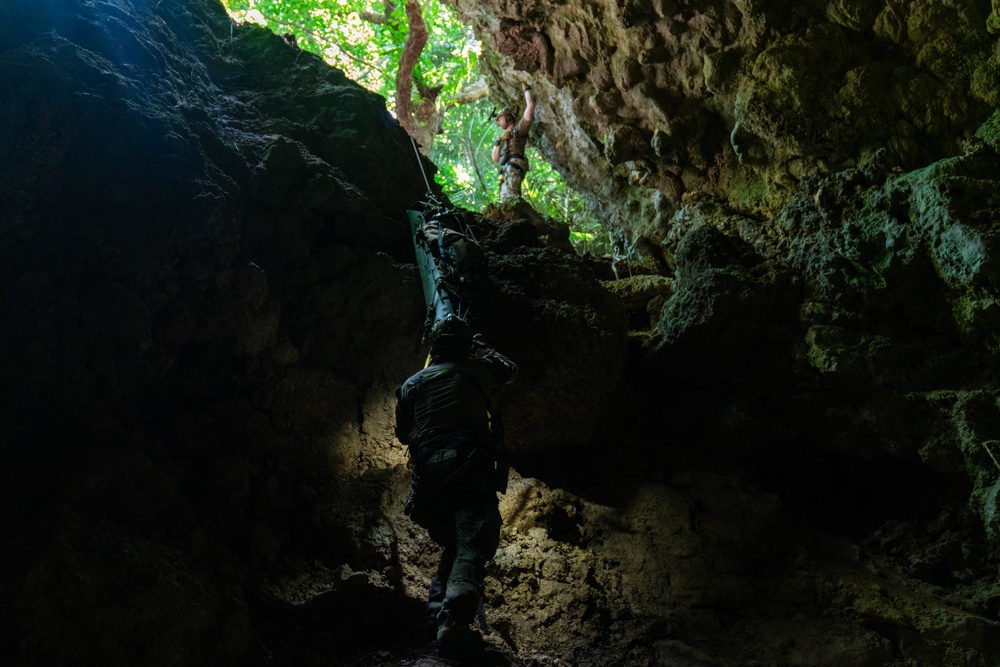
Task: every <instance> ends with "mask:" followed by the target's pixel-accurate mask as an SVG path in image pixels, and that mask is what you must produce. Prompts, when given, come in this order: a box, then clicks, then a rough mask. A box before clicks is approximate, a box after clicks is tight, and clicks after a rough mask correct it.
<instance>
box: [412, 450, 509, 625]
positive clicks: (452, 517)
mask: <svg viewBox="0 0 1000 667" xmlns="http://www.w3.org/2000/svg"><path fill="white" fill-rule="evenodd" d="M454 451H456V455H454V456H451V457H449V458H446V459H444V460H440V461H437V462H433V463H427V464H425V465H423V466H421V469H420V470H419V473H420V475H419V477H420V483H421V485H423V484H427V485H428V488H429V489H433V488H434V485H435V483H440V482H441V481H442V480H448V479H452V480H454V479H455V476H454V473H455V472H456V471H458V473H459V475H460V478H459V479H458V480H457V483H455V484H452V485H450V486H449V488H445V489H443V490H442V493H440V494H435V495H434V496H432V497H430V498H429V499H428V501H427V506H426V515H425V516H426V519H425V526H426V528H427V531H428V533H429V534H430V537H431V539H432V540H434V541H435V542H436V543H438V544H439V545H441V547H443V548H444V553H443V554H442V555H441V561H440V563H439V564H438V568H437V572H435V573H434V576H433V578H432V579H431V585H430V590H429V591H428V596H427V610H428V614H429V616H430V620H431V622H432V623H434V624H440V623H443V622H445V621H450V622H453V623H471V622H472V621H473V620H474V619H475V616H476V610H477V609H478V607H479V600H480V598H481V597H482V594H483V579H484V577H485V574H486V563H487V562H488V561H489V560H490V559H491V558H493V555H494V554H495V553H496V550H497V547H498V546H499V545H500V526H501V518H500V510H499V509H498V507H497V494H496V490H495V489H496V486H495V484H496V478H495V472H494V468H493V462H492V459H491V458H489V457H488V456H485V455H484V456H481V457H479V460H476V459H472V460H471V463H470V459H469V458H468V455H467V454H466V453H464V452H461V451H459V450H454Z"/></svg>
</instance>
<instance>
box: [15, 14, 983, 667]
mask: <svg viewBox="0 0 1000 667" xmlns="http://www.w3.org/2000/svg"><path fill="white" fill-rule="evenodd" d="M457 7H458V8H459V10H460V11H461V12H462V13H463V15H465V16H466V17H467V18H468V19H469V20H471V21H472V22H473V23H474V24H475V25H476V26H477V27H478V29H479V30H480V34H481V36H482V37H483V38H484V42H485V43H486V45H487V58H486V59H487V60H488V61H489V63H491V64H492V66H493V67H494V68H495V74H496V75H497V80H498V82H499V84H500V85H499V88H498V90H500V91H505V92H506V95H507V96H508V97H511V98H516V93H517V91H518V87H517V86H516V85H515V82H519V81H530V82H532V84H533V86H534V87H535V90H536V93H537V94H538V95H537V96H538V98H539V102H540V105H539V114H538V118H539V122H538V124H537V127H536V129H535V130H534V131H535V132H536V133H537V136H536V140H537V142H538V144H539V145H540V146H541V147H542V149H543V151H545V152H546V154H547V155H549V156H551V157H552V158H553V160H554V161H555V163H556V164H557V166H560V167H561V168H562V169H564V170H566V173H567V175H568V176H569V178H570V179H571V180H572V181H573V182H574V183H576V184H577V185H578V186H580V187H581V188H584V189H585V190H586V191H587V192H589V193H590V194H591V196H592V197H593V199H594V201H595V202H599V209H600V211H601V212H602V213H603V214H604V215H606V216H607V219H608V220H609V221H610V222H611V223H613V224H618V225H621V226H622V227H624V228H625V229H626V230H627V231H628V233H630V234H633V235H642V236H643V237H644V238H645V239H646V241H647V243H646V244H645V245H644V246H643V247H644V248H646V251H647V252H650V253H657V254H659V255H661V256H662V260H663V261H662V262H661V264H662V265H664V266H667V267H669V271H668V272H667V275H658V276H652V275H636V276H633V277H631V278H627V279H622V280H614V281H612V280H607V281H606V282H605V283H602V282H601V281H599V280H598V279H597V278H598V276H601V277H603V278H608V279H609V278H610V276H609V275H607V274H604V273H599V272H598V269H597V265H596V264H595V263H593V262H590V261H588V260H587V259H586V258H583V257H579V256H577V255H576V254H575V253H573V252H566V251H565V250H560V249H557V248H553V247H548V246H546V245H545V244H544V243H542V242H541V241H540V240H539V238H538V235H537V231H536V230H535V228H534V227H533V226H532V225H531V224H530V223H529V222H528V221H526V220H513V221H497V220H490V219H487V218H484V217H482V216H480V215H477V214H474V213H470V212H463V213H461V215H462V216H463V217H464V218H465V219H466V220H467V222H469V223H470V224H472V225H473V226H474V227H475V229H476V230H477V234H478V235H479V238H480V239H481V241H482V247H483V256H482V258H481V262H480V263H479V264H478V265H477V267H476V275H477V277H478V278H479V282H478V284H477V285H476V287H477V293H478V299H477V302H476V305H475V316H476V321H477V324H478V325H479V326H480V327H481V328H482V329H483V331H484V334H485V335H486V337H487V340H489V341H490V342H491V343H493V344H495V345H496V346H497V347H499V348H500V349H501V350H502V351H504V352H505V353H507V354H509V355H510V356H511V357H512V358H513V359H515V361H517V362H518V363H519V365H520V366H521V369H522V373H521V377H520V379H519V381H518V383H517V385H515V386H513V387H511V389H510V391H509V392H508V393H507V394H506V395H505V397H504V398H505V411H506V413H507V415H508V425H507V431H508V436H509V443H508V444H509V446H510V447H511V450H512V454H513V457H514V465H515V471H514V474H513V478H512V481H511V487H510V490H509V492H508V493H507V494H506V495H505V496H504V497H503V499H502V502H501V509H502V512H503V515H504V519H505V527H504V532H503V536H502V547H501V549H500V551H499V552H498V554H497V557H496V559H495V562H494V563H493V564H492V565H491V569H490V572H489V577H488V580H487V586H488V590H487V595H486V603H487V615H488V618H489V620H490V623H491V624H492V625H493V626H494V629H495V630H496V632H494V634H493V635H491V636H490V637H488V638H487V641H488V643H489V645H490V646H491V647H492V648H494V649H495V650H496V651H497V652H498V653H502V654H503V655H505V656H507V658H508V659H510V660H517V661H518V662H520V663H522V664H525V665H531V666H532V667H534V666H536V665H551V664H559V663H562V664H566V663H569V664H578V665H587V664H593V665H608V664H624V665H668V664H669V665H692V666H706V665H737V664H740V665H741V664H751V663H753V662H754V661H756V662H758V663H764V664H786V665H803V666H805V665H816V666H819V665H851V666H857V665H872V666H875V665H907V666H911V665H940V664H967V665H984V666H985V665H990V664H992V660H993V656H995V655H996V654H997V650H998V646H1000V625H998V623H997V620H996V615H997V613H998V612H1000V584H998V583H997V571H998V570H997V562H998V560H997V550H996V547H995V545H994V544H993V541H994V539H993V538H994V536H995V531H996V530H997V528H998V526H997V516H996V495H997V491H996V490H997V489H998V488H1000V484H998V483H997V482H996V479H997V475H996V472H995V468H994V467H993V465H994V463H995V461H994V460H993V456H1000V451H998V450H995V449H993V446H994V444H995V443H996V442H1000V430H998V429H1000V410H998V405H997V398H998V394H997V390H996V385H995V382H994V373H993V369H994V368H995V355H996V353H997V344H996V338H995V331H996V327H995V320H996V300H995V291H996V269H995V266H994V265H995V262H993V261H992V258H993V257H994V256H996V252H995V251H994V248H993V244H994V243H995V241H994V239H995V237H996V235H995V234H994V233H993V225H994V222H995V219H996V211H997V200H996V197H997V195H996V194H995V193H996V192H997V188H996V178H997V176H996V174H998V173H1000V170H998V169H997V167H998V158H997V148H998V137H1000V121H998V117H997V116H996V114H995V113H993V115H992V116H991V111H992V108H993V107H994V106H995V100H993V99H992V98H991V97H990V95H994V94H995V85H994V87H993V88H990V86H989V85H988V83H989V76H992V74H990V73H991V72H995V61H996V56H995V45H994V42H993V41H992V40H993V37H992V36H990V35H991V34H992V33H989V32H988V28H989V27H991V26H993V27H995V24H996V19H995V14H991V13H990V7H989V6H988V5H987V4H986V3H982V2H979V3H932V2H909V3H907V2H892V3H886V4H881V3H876V4H875V5H872V6H869V5H862V4H861V3H847V2H842V3H795V4H791V3H788V4H782V5H768V6H767V7H765V6H764V5H763V3H698V5H693V3H683V2H658V3H653V4H650V5H646V4H643V3H618V4H615V5H613V6H610V5H609V6H607V7H605V6H603V5H598V4H593V5H580V4H573V5H569V4H565V5H548V4H545V3H543V2H531V3H525V2H522V3H506V4H492V3H475V4H473V3H467V4H463V3H458V4H457ZM929 26H934V28H935V29H930V28H929ZM833 56H835V57H833ZM947 58H951V60H947ZM946 63H952V64H953V65H954V67H951V66H950V65H947V64H946ZM991 68H993V69H991ZM890 71H891V72H892V75H891V76H890V75H889V74H887V72H890ZM945 74H950V75H953V76H945ZM984 77H986V78H985V79H984ZM833 80H836V81H837V82H838V85H837V86H836V87H833V86H829V87H826V86H824V85H823V81H833ZM0 81H2V83H3V84H4V89H5V90H8V91H11V94H9V95H6V96H5V97H4V98H3V100H2V101H0V145H2V146H4V153H3V157H2V158H0V183H3V186H2V188H0V238H2V239H3V242H2V244H0V260H2V261H0V313H2V316H0V349H2V351H3V359H4V373H3V375H2V379H0V398H2V401H0V501H2V507H3V508H4V510H3V512H2V513H0V517H2V523H0V527H2V533H0V535H2V537H0V571H2V572H3V575H2V577H0V601H2V602H0V620H2V623H0V655H3V656H5V657H9V659H10V661H12V662H13V663H14V664H18V665H49V664H71V663H72V664H76V663H83V662H101V663H104V664H137V663H141V664H148V665H157V664H164V665H167V664H170V665H174V664H207V663H212V664H248V665H292V664H294V665H312V664H316V665H319V664H323V665H328V664H344V665H354V664H357V665H362V664H363V665H373V664H376V665H403V664H414V661H426V662H424V663H423V664H434V662H435V659H434V658H433V655H432V654H433V648H432V643H431V638H430V637H429V636H428V635H426V633H425V630H424V628H422V626H421V624H420V621H421V620H422V617H423V611H422V602H421V600H422V597H423V595H424V592H423V591H424V589H425V586H426V584H427V580H428V577H429V574H430V572H431V568H432V567H433V563H434V560H435V557H436V551H435V550H434V548H433V546H432V545H430V544H429V543H428V541H427V538H426V536H425V535H424V534H423V532H422V531H420V530H419V529H415V528H414V526H413V525H412V524H410V522H409V521H408V519H406V517H404V516H403V515H402V512H401V509H402V503H403V499H404V498H405V494H406V490H407V482H408V473H407V470H406V454H405V450H404V449H403V448H402V447H401V446H400V445H399V443H397V442H395V440H394V438H393V436H392V430H391V426H392V407H393V398H392V392H393V390H394V389H395V387H396V386H398V384H399V383H400V382H401V381H402V380H403V379H405V377H407V376H408V375H409V374H410V373H412V372H413V371H414V370H416V369H417V368H419V367H420V366H421V365H422V364H423V360H424V356H425V352H426V350H425V348H424V347H423V346H422V341H421V334H422V329H423V326H424V311H423V304H422V300H421V288H420V285H419V280H418V276H417V270H416V267H415V266H414V264H413V261H412V250H411V247H410V239H409V233H408V223H407V218H406V210H407V209H408V208H411V207H413V206H415V205H419V204H420V202H422V201H423V200H425V199H426V198H427V194H428V192H427V190H428V187H427V184H426V182H425V181H424V177H423V174H422V171H421V169H420V167H419V165H418V163H417V157H416V155H415V151H414V148H413V145H412V143H411V142H410V140H409V138H408V137H406V135H405V134H404V133H403V132H402V130H401V129H400V128H399V126H398V124H397V123H396V122H395V121H394V120H393V119H392V117H391V116H390V115H389V114H388V113H387V112H386V110H385V105H384V101H383V100H382V99H380V98H379V97H377V96H375V95H373V94H371V93H368V92H366V91H364V90H363V89H361V88H360V87H359V86H357V85H355V84H354V83H352V82H350V81H348V80H346V79H345V78H344V76H343V75H342V74H341V73H340V72H338V71H337V70H334V69H331V68H329V67H327V66H326V65H325V64H323V63H322V62H321V61H320V60H319V59H318V58H316V57H314V56H311V55H309V54H307V53H303V52H301V51H299V50H298V49H297V48H296V47H295V46H294V44H291V43H289V41H287V40H285V39H283V38H281V37H279V36H276V35H273V34H271V33H270V32H268V31H267V30H264V29H262V28H259V27H255V26H251V25H245V26H240V25H234V24H232V23H231V22H230V20H229V19H228V17H227V16H226V15H225V13H224V11H223V10H222V9H221V7H220V6H218V5H217V3H215V2H214V0H185V1H184V2H175V3H170V2H160V3H149V2H144V1H142V0H53V1H52V2H42V3H38V2H33V1H29V0H14V1H13V2H7V3H5V4H4V5H3V6H2V7H0ZM984 81H985V82H986V83H984ZM921 82H932V83H933V84H934V85H933V86H931V87H932V88H933V90H934V94H933V95H923V94H922V93H920V91H922V90H925V89H924V88H921V87H919V86H916V85H915V84H916V83H921ZM904 88H905V91H904V90H903V89H904ZM885 90H891V91H892V94H891V95H883V92H884V91H885ZM907 91H909V92H907ZM914 91H916V92H914ZM904 92H905V93H906V94H904ZM876 93H877V94H876ZM910 93H913V94H912V95H911V94H910ZM502 94H503V93H501V95H502ZM873 105H874V106H873ZM786 111H789V112H790V113H785V112H786ZM848 111H850V113H852V114H855V115H854V116H851V117H849V114H848ZM858 114H861V115H862V116H863V117H865V118H869V117H872V118H876V119H878V122H872V123H865V124H861V125H862V127H859V124H858V123H857V122H856V121H855V120H852V119H851V118H856V117H857V115H858ZM737 116H738V118H737ZM737 120H739V127H737V126H736V121H737ZM819 121H822V122H819ZM869 126H870V131H869V129H868V128H869ZM650 151H652V153H650ZM831 155H832V156H833V157H830V156H831ZM387 165H391V169H388V168H387ZM423 166H424V169H425V170H426V171H427V173H428V174H431V173H433V165H431V164H430V163H429V162H426V161H425V162H424V163H423ZM434 195H435V197H436V198H438V199H439V200H444V196H443V194H441V193H440V192H437V191H436V189H435V191H434ZM387 628H392V630H393V631H392V632H387V631H386V630H387ZM335 661H336V662H335Z"/></svg>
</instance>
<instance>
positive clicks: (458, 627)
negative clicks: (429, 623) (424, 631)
mask: <svg viewBox="0 0 1000 667" xmlns="http://www.w3.org/2000/svg"><path fill="white" fill-rule="evenodd" d="M437 649H438V654H439V655H440V656H441V657H442V658H447V659H449V660H457V661H459V662H461V663H469V662H472V661H475V660H476V659H477V658H481V657H482V656H483V655H484V654H485V651H486V649H485V647H484V646H483V638H482V637H481V636H480V634H479V633H478V632H476V631H475V630H473V629H472V628H470V627H469V624H468V623H457V622H454V621H450V620H444V621H442V622H441V624H440V625H438V631H437Z"/></svg>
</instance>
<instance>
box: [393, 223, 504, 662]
mask: <svg viewBox="0 0 1000 667" xmlns="http://www.w3.org/2000/svg"><path fill="white" fill-rule="evenodd" d="M446 222H447V223H449V224H445V223H446ZM410 223H411V229H412V232H413V244H414V249H415V250H416V255H417V266H418V268H419V269H420V275H421V279H422V283H423V288H424V302H425V304H426V306H427V323H429V329H430V335H429V339H430V358H429V362H428V365H427V367H426V368H424V369H423V370H420V371H418V372H417V373H415V374H414V375H412V376H411V377H410V378H409V379H407V380H406V382H404V383H403V386H402V387H400V389H399V390H398V391H397V392H396V437H397V438H398V439H399V441H400V442H402V443H403V444H406V445H408V448H409V454H410V462H411V463H412V465H413V479H412V485H411V490H410V496H409V498H408V499H407V503H406V507H405V512H406V514H407V515H409V516H410V518H411V519H412V520H413V521H415V522H416V523H417V524H418V525H420V526H422V527H424V528H426V529H427V531H428V533H429V535H430V537H431V539H433V540H434V541H435V542H436V543H437V544H439V545H440V546H441V547H442V548H443V550H444V551H443V553H442V555H441V560H440V563H439V565H438V567H437V571H436V572H435V573H434V575H433V577H432V579H431V584H430V588H429V591H428V600H427V611H428V620H429V622H430V623H431V625H432V626H433V627H434V628H435V629H436V644H437V648H438V651H439V653H440V654H441V656H442V657H445V658H451V659H456V660H459V661H462V662H463V663H467V664H482V660H481V658H482V657H483V656H484V655H485V649H484V646H483V641H482V637H481V636H480V635H479V633H478V632H477V631H475V630H473V629H472V627H471V626H472V623H473V621H474V620H475V617H476V612H477V610H478V611H479V612H480V620H481V621H482V622H483V626H484V628H485V615H484V614H483V613H482V596H483V580H484V577H485V565H486V563H487V562H488V561H489V560H490V559H492V558H493V555H494V554H495V553H496V550H497V547H498V546H499V543H500V527H501V518H500V511H499V508H498V498H497V491H499V492H501V493H503V492H505V491H506V489H507V467H506V465H505V456H504V453H503V440H502V435H501V432H502V429H501V427H500V419H499V413H498V412H497V409H496V406H495V404H494V394H495V392H496V390H497V388H498V387H500V386H501V385H504V384H506V383H508V382H511V381H513V380H514V378H515V376H516V375H517V367H516V366H515V365H514V363H513V362H512V361H511V360H510V359H508V358H507V357H505V356H504V355H502V354H500V353H499V352H497V351H496V350H493V349H491V348H489V347H488V346H487V345H485V344H484V343H483V342H482V339H481V337H480V336H479V335H478V334H474V333H473V330H472V326H471V325H470V323H469V320H468V319H467V318H463V317H460V316H459V309H460V308H461V307H462V306H463V305H464V307H465V308H466V314H467V309H468V304H467V303H464V304H463V301H464V299H465V298H466V296H467V287H468V282H469V281H468V278H469V276H468V272H467V270H466V269H467V267H468V264H467V261H468V258H469V255H470V253H474V251H475V249H478V245H477V244H476V243H475V241H473V240H472V238H471V235H470V234H468V233H467V231H468V230H465V232H463V231H462V230H460V229H456V228H455V227H460V226H461V222H460V220H459V219H458V218H457V216H454V215H453V214H450V213H445V212H439V213H438V215H436V216H434V217H433V218H432V219H431V221H430V222H427V221H426V220H425V219H424V216H423V214H422V213H419V212H416V211H410Z"/></svg>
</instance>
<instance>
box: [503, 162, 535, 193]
mask: <svg viewBox="0 0 1000 667" xmlns="http://www.w3.org/2000/svg"><path fill="white" fill-rule="evenodd" d="M527 173H528V161H527V160H525V159H524V158H520V157H513V158H511V159H509V160H508V161H507V164H505V165H504V166H503V183H502V184H501V185H500V201H502V202H505V201H511V200H514V199H520V198H521V182H522V181H524V175H525V174H527Z"/></svg>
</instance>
